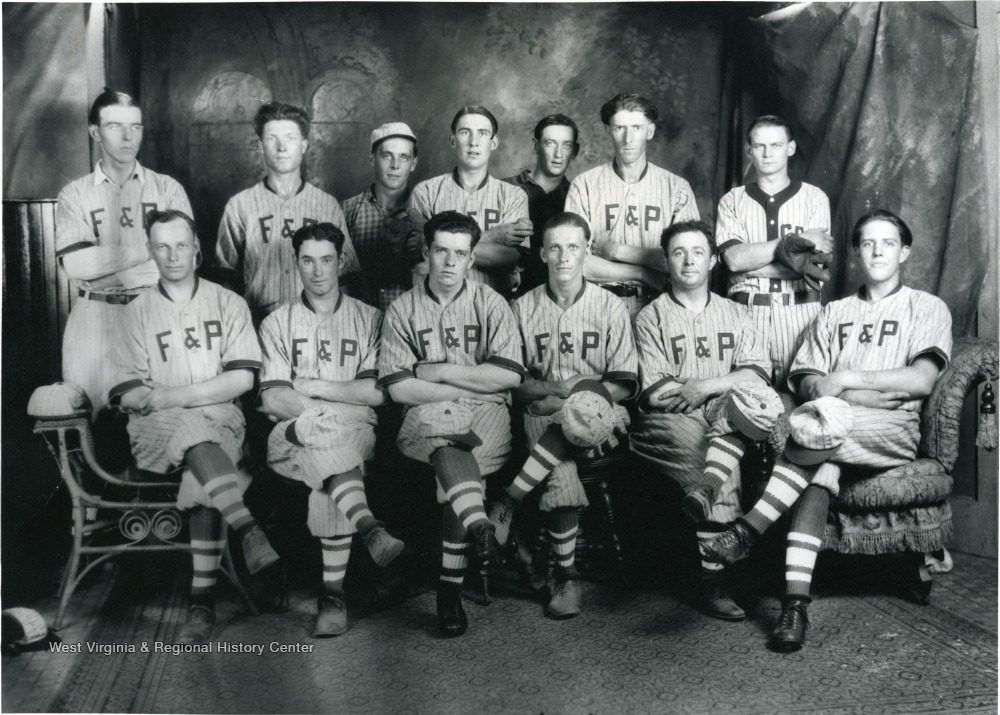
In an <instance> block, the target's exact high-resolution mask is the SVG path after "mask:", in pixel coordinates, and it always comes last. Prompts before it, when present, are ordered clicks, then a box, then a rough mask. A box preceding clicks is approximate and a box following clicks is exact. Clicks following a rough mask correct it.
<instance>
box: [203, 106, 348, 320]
mask: <svg viewBox="0 0 1000 715" xmlns="http://www.w3.org/2000/svg"><path fill="white" fill-rule="evenodd" d="M309 122H310V119H309V115H308V114H307V113H306V111H305V110H304V109H301V108H299V107H295V106H293V105H291V104H283V103H281V102H269V103H267V104H263V105H261V107H260V109H258V110H257V114H256V115H255V116H254V131H256V133H257V138H258V139H259V142H258V144H259V148H260V152H261V155H262V156H263V158H264V167H265V169H266V171H267V175H266V176H265V177H264V179H263V181H260V182H258V183H256V184H254V185H253V186H251V187H250V188H249V189H245V190H244V191H241V192H240V193H238V194H236V195H235V196H233V197H232V198H231V199H229V202H228V203H227V204H226V210H225V213H224V214H223V216H222V222H221V223H220V224H219V242H218V244H217V246H216V255H217V258H218V260H219V265H220V266H221V267H222V268H224V269H228V270H229V271H232V272H233V273H234V278H235V280H234V285H242V293H243V297H244V298H245V299H246V301H247V303H248V304H249V305H250V311H251V313H252V314H253V318H254V325H260V322H261V321H262V320H263V319H264V317H265V316H266V315H267V314H268V313H270V312H271V311H272V310H274V309H275V308H277V307H278V306H279V305H281V304H282V303H287V302H289V301H291V300H295V299H296V298H297V297H298V295H299V293H300V292H301V290H302V283H301V281H300V279H299V272H298V270H297V269H296V267H295V252H294V251H293V250H292V235H293V234H294V233H295V231H296V230H298V229H300V228H302V227H303V226H308V225H310V224H314V223H324V222H329V223H332V224H333V225H335V226H336V227H337V228H339V229H341V230H342V231H344V235H345V243H344V266H343V268H342V272H343V274H342V281H350V280H352V277H351V274H352V273H356V272H357V271H359V270H360V268H361V267H360V265H359V264H358V257H357V254H356V253H355V252H354V246H353V245H352V244H351V238H350V236H349V235H348V233H347V229H346V226H345V224H344V212H343V211H342V210H341V208H340V204H339V203H337V200H336V199H335V198H333V197H332V196H331V195H330V194H328V193H326V192H325V191H321V190H320V189H318V188H316V187H315V186H313V185H312V184H310V183H309V182H307V181H306V180H305V179H303V178H302V160H303V158H304V157H305V153H306V149H307V148H308V147H309ZM238 292H239V291H238Z"/></svg>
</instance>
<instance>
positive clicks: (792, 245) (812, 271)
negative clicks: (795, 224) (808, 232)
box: [774, 233, 833, 290]
mask: <svg viewBox="0 0 1000 715" xmlns="http://www.w3.org/2000/svg"><path fill="white" fill-rule="evenodd" d="M774 260H776V261H777V262H778V263H780V264H782V265H783V266H787V267H789V268H791V269H792V270H793V271H795V272H796V273H798V274H799V275H800V276H802V278H803V279H805V282H806V283H808V284H809V287H810V288H812V289H813V290H820V289H821V288H822V287H823V286H822V284H821V281H824V282H825V281H828V280H830V271H829V270H827V266H828V265H830V263H831V262H832V261H833V254H830V253H822V252H821V251H818V250H817V249H816V244H815V243H813V242H812V241H810V240H809V239H808V238H806V237H805V236H801V235H799V234H797V233H790V234H788V235H787V236H785V237H784V238H783V239H781V240H780V241H779V242H778V247H777V248H776V249H775V251H774Z"/></svg>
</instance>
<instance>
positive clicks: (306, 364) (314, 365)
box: [260, 293, 382, 418]
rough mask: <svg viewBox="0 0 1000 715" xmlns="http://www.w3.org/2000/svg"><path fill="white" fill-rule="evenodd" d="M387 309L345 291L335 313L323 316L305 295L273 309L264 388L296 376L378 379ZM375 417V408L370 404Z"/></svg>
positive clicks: (265, 339)
mask: <svg viewBox="0 0 1000 715" xmlns="http://www.w3.org/2000/svg"><path fill="white" fill-rule="evenodd" d="M381 330H382V313H380V312H379V311H378V310H376V309H375V308H372V307H371V306H369V305H366V304H364V303H362V302H361V301H359V300H356V299H354V298H351V297H350V296H347V295H344V294H343V293H341V294H340V299H339V300H338V301H337V307H336V308H335V309H334V312H333V314H332V315H326V316H323V315H318V314H317V313H316V311H315V310H314V309H313V307H312V306H311V305H310V304H309V299H308V297H307V296H306V295H305V294H304V293H303V294H302V296H301V297H299V298H297V299H296V300H294V301H292V302H291V303H286V304H285V305H282V306H281V307H280V308H278V309H276V310H274V311H273V312H272V313H271V314H270V315H269V316H267V317H266V318H265V319H264V322H263V323H261V326H260V340H261V344H262V346H263V353H264V372H263V374H262V376H261V383H260V389H261V390H262V391H263V390H267V389H269V388H273V387H290V388H291V387H294V385H293V382H294V381H295V380H297V379H300V378H302V379H307V380H330V381H333V382H346V381H349V380H362V379H365V378H372V379H374V378H377V377H378V372H377V369H378V352H379V339H380V334H381ZM369 411H370V412H371V413H372V415H371V416H372V418H374V414H375V413H374V410H371V409H370V408H369Z"/></svg>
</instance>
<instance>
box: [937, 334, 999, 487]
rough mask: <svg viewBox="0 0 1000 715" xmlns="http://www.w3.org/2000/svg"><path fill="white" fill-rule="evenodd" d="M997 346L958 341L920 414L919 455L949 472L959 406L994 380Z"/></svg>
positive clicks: (955, 452) (954, 452) (959, 418)
mask: <svg viewBox="0 0 1000 715" xmlns="http://www.w3.org/2000/svg"><path fill="white" fill-rule="evenodd" d="M997 374H998V373H997V342H996V341H995V340H987V339H985V338H958V339H957V340H956V341H955V347H954V350H953V351H952V359H951V364H950V365H949V366H948V369H947V370H945V371H944V373H943V374H942V375H941V377H939V378H938V381H937V384H935V385H934V391H933V392H931V395H930V397H928V398H927V400H926V401H925V402H924V406H923V410H922V411H921V429H920V432H921V435H920V451H919V453H920V455H921V456H924V457H930V458H931V459H936V460H937V461H939V462H940V463H941V464H942V465H943V466H944V468H945V470H946V471H947V472H949V473H950V472H951V470H952V468H953V467H954V466H955V461H956V460H957V459H958V433H959V426H960V424H961V421H962V405H963V404H964V402H965V398H966V396H967V395H968V394H969V392H970V391H972V390H974V389H975V388H976V386H977V385H979V383H980V382H983V381H984V380H996V379H997Z"/></svg>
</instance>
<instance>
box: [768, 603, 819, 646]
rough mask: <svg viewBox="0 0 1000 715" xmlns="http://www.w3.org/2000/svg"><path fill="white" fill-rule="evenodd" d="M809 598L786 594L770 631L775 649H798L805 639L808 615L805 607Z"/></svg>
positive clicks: (771, 641)
mask: <svg viewBox="0 0 1000 715" xmlns="http://www.w3.org/2000/svg"><path fill="white" fill-rule="evenodd" d="M810 601H811V599H810V598H808V597H803V596H788V597H786V598H785V601H784V603H783V604H782V607H781V615H780V616H779V617H778V622H777V624H775V626H774V630H773V631H771V639H770V643H771V646H772V647H773V648H774V649H775V650H780V651H785V652H790V651H794V650H798V649H799V648H801V647H802V644H803V643H805V640H806V629H808V628H809V616H808V614H807V612H806V609H807V608H808V607H809V603H810Z"/></svg>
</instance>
